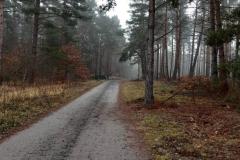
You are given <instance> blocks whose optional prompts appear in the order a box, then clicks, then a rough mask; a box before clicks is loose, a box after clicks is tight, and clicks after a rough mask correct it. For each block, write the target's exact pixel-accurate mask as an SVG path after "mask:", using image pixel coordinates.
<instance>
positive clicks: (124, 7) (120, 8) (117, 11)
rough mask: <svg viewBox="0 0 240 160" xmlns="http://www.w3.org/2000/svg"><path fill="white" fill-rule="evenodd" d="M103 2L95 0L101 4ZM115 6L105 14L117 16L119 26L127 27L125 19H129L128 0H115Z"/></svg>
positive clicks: (102, 0)
mask: <svg viewBox="0 0 240 160" xmlns="http://www.w3.org/2000/svg"><path fill="white" fill-rule="evenodd" d="M103 2H105V1H104V0H97V3H98V4H102V3H103ZM116 2H117V6H116V7H115V8H114V9H111V10H110V11H109V12H108V13H107V14H108V15H109V16H115V15H116V16H118V18H119V20H120V23H121V26H122V27H123V28H127V24H126V21H127V20H128V19H130V14H129V13H128V11H129V3H130V0H116Z"/></svg>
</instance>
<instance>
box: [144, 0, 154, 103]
mask: <svg viewBox="0 0 240 160" xmlns="http://www.w3.org/2000/svg"><path fill="white" fill-rule="evenodd" d="M154 29H155V0H149V22H148V51H147V55H146V62H147V63H146V80H145V104H146V105H152V104H153V103H154V95H153V75H154Z"/></svg>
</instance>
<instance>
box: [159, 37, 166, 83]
mask: <svg viewBox="0 0 240 160" xmlns="http://www.w3.org/2000/svg"><path fill="white" fill-rule="evenodd" d="M165 47H166V46H165V42H164V39H163V40H162V54H161V65H160V67H161V68H160V70H161V76H160V77H161V79H164V78H165Z"/></svg>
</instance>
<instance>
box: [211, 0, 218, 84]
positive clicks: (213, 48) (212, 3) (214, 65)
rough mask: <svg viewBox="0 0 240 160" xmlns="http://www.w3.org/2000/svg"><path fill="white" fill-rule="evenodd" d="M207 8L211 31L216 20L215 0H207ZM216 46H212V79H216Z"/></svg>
mask: <svg viewBox="0 0 240 160" xmlns="http://www.w3.org/2000/svg"><path fill="white" fill-rule="evenodd" d="M209 9H210V24H211V31H212V32H215V31H216V26H215V25H216V21H215V0H209ZM217 59H218V58H217V47H216V46H213V47H212V67H211V68H212V74H211V75H212V80H214V81H216V80H218V67H217Z"/></svg>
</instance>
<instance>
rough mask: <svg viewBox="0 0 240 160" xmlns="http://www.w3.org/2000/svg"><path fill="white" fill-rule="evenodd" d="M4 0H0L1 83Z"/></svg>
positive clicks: (0, 70)
mask: <svg viewBox="0 0 240 160" xmlns="http://www.w3.org/2000/svg"><path fill="white" fill-rule="evenodd" d="M4 2H5V1H4V0H0V85H1V84H2V82H3V30H4V17H3V11H4Z"/></svg>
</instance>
